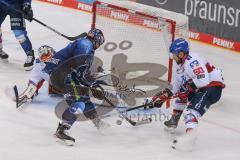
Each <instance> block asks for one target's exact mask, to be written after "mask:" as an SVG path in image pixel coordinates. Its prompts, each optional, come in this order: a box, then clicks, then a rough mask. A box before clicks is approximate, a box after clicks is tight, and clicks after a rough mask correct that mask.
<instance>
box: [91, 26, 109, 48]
mask: <svg viewBox="0 0 240 160" xmlns="http://www.w3.org/2000/svg"><path fill="white" fill-rule="evenodd" d="M87 37H88V38H90V39H92V40H93V43H94V49H98V48H99V47H100V46H101V45H102V44H103V43H104V42H105V38H104V35H103V33H102V31H101V30H100V29H97V28H95V29H91V30H90V31H89V32H88V35H87Z"/></svg>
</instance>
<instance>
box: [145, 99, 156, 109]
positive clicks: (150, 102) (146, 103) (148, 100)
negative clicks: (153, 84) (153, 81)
mask: <svg viewBox="0 0 240 160" xmlns="http://www.w3.org/2000/svg"><path fill="white" fill-rule="evenodd" d="M144 105H146V106H145V107H144V109H152V108H154V106H153V104H152V98H146V99H145V100H144Z"/></svg>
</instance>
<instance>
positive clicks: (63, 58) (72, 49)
mask: <svg viewBox="0 0 240 160" xmlns="http://www.w3.org/2000/svg"><path fill="white" fill-rule="evenodd" d="M104 41H105V39H104V35H103V33H102V31H101V30H99V29H92V30H90V31H89V32H88V35H87V36H86V37H85V38H81V39H78V40H76V41H74V42H73V43H70V44H69V45H67V46H66V47H65V48H63V49H62V50H60V51H58V52H56V53H54V54H51V51H53V49H52V48H51V47H48V46H43V47H40V49H39V57H40V59H42V60H44V61H45V62H44V63H45V64H46V66H45V67H44V68H43V72H45V73H47V74H49V75H50V76H52V74H56V72H57V71H59V66H64V65H65V64H66V63H67V62H69V61H70V60H71V59H77V60H81V58H80V59H78V58H79V57H81V56H82V57H86V56H87V57H88V59H87V61H84V63H80V65H79V66H78V67H76V68H75V69H74V70H73V71H72V72H71V73H69V74H68V76H66V77H65V85H69V86H71V85H72V83H74V85H76V86H79V85H80V86H84V87H93V86H94V84H93V83H91V82H89V81H86V80H85V77H84V76H85V75H84V74H85V73H86V70H88V69H89V67H90V66H91V64H92V61H93V55H94V52H95V50H96V49H97V48H99V47H100V46H101V45H102V44H103V43H104ZM77 57H78V58H77ZM61 87H62V88H63V86H61ZM73 87H74V86H73ZM70 88H71V87H70ZM65 98H66V101H67V103H68V105H69V108H67V109H66V110H65V111H64V113H63V114H62V122H61V123H59V125H58V128H57V131H56V133H55V135H56V137H57V138H58V139H59V140H61V141H63V142H65V144H67V145H72V144H73V143H74V142H75V139H74V138H72V137H70V136H69V135H68V134H67V133H66V132H67V130H69V129H70V128H71V126H72V125H73V124H74V122H75V121H76V120H77V116H76V114H77V112H79V111H80V112H82V113H83V114H84V115H85V117H86V118H88V119H90V120H91V121H92V122H93V123H94V125H95V126H96V127H97V128H98V129H102V128H105V127H107V126H108V125H107V124H106V123H104V122H103V121H102V120H100V119H99V118H98V116H97V112H96V109H95V106H94V104H93V103H92V102H91V101H90V97H89V95H88V93H87V94H85V95H81V94H79V95H77V96H76V95H73V93H71V94H70V95H69V94H66V95H65Z"/></svg>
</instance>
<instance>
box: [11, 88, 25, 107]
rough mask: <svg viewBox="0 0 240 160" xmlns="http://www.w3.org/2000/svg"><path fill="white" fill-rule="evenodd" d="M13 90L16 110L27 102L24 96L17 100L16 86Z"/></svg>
mask: <svg viewBox="0 0 240 160" xmlns="http://www.w3.org/2000/svg"><path fill="white" fill-rule="evenodd" d="M13 90H14V94H15V97H16V108H19V107H21V106H22V105H23V104H25V103H26V102H27V100H28V98H27V96H26V95H25V96H23V97H22V98H19V93H18V89H17V86H16V85H15V86H14V87H13Z"/></svg>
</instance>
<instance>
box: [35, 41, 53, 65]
mask: <svg viewBox="0 0 240 160" xmlns="http://www.w3.org/2000/svg"><path fill="white" fill-rule="evenodd" d="M54 54H55V50H54V49H53V48H52V47H50V46H48V45H43V46H41V47H40V48H39V49H38V56H39V59H40V61H42V62H48V61H49V60H50V59H51V58H52V56H53V55H54Z"/></svg>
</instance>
